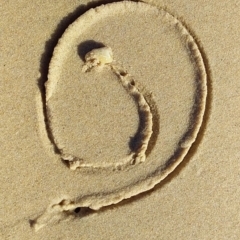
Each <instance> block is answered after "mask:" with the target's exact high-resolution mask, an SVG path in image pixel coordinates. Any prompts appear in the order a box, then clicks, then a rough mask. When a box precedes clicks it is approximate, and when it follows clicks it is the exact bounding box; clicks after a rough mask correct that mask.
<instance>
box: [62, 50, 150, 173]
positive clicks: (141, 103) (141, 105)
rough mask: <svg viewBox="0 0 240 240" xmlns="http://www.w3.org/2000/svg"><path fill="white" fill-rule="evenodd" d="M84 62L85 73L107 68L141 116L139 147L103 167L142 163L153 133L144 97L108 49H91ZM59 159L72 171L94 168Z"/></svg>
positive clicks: (75, 159) (72, 159)
mask: <svg viewBox="0 0 240 240" xmlns="http://www.w3.org/2000/svg"><path fill="white" fill-rule="evenodd" d="M85 60H86V62H85V64H84V66H83V69H82V71H83V72H85V73H86V72H89V71H91V70H92V69H93V68H102V67H104V66H109V67H110V69H111V70H112V72H113V73H114V74H115V75H116V76H117V77H118V79H119V81H120V83H121V84H122V86H123V87H124V88H125V90H126V91H127V93H128V94H129V95H130V96H132V97H133V99H134V100H135V102H136V104H137V106H138V112H139V115H140V116H143V121H142V122H143V124H144V126H142V128H141V132H140V133H138V135H139V136H141V139H139V140H140V143H139V144H138V145H139V146H138V147H137V149H134V151H132V152H131V153H130V154H129V155H128V157H126V158H125V159H123V160H120V161H118V163H117V165H116V164H115V165H113V164H109V165H107V166H106V165H105V167H114V168H120V167H121V168H123V167H124V166H127V165H133V164H137V163H140V162H144V161H145V160H146V150H147V148H148V143H149V140H150V138H151V135H152V132H153V129H152V128H153V121H152V119H153V114H152V112H151V108H150V106H149V104H148V103H147V100H146V99H145V97H144V94H143V93H141V91H140V89H139V88H138V87H137V82H136V81H135V80H134V78H133V77H132V76H131V75H130V74H129V73H128V72H127V71H126V70H124V69H123V68H122V67H121V66H120V65H119V64H117V63H116V62H115V63H113V53H112V49H111V48H110V47H102V48H97V49H93V50H92V51H90V52H89V53H87V54H86V56H85ZM61 157H62V159H63V160H65V161H68V165H69V167H70V169H72V170H75V169H77V168H79V167H96V166H92V165H91V164H86V163H84V162H83V161H82V159H79V158H78V157H77V156H72V155H70V154H68V156H65V155H61Z"/></svg>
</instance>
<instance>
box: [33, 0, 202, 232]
mask: <svg viewBox="0 0 240 240" xmlns="http://www.w3.org/2000/svg"><path fill="white" fill-rule="evenodd" d="M104 46H105V47H104ZM108 47H111V50H110V48H108ZM85 56H86V59H85ZM206 81H207V76H206V71H205V66H204V62H203V58H202V56H201V52H200V50H199V48H198V45H197V43H196V42H195V40H194V38H193V37H192V36H191V34H190V33H189V32H188V31H187V29H186V28H185V27H184V26H183V24H182V23H181V22H180V21H179V20H178V19H177V18H175V17H174V16H172V15H171V14H169V13H168V12H166V11H165V10H163V9H158V8H157V7H154V6H150V5H148V4H145V3H135V2H128V1H126V2H125V1H124V2H117V3H112V4H106V5H102V6H100V7H98V8H96V9H91V10H89V11H87V12H86V13H85V14H83V15H82V16H80V17H79V18H78V19H77V20H76V21H75V22H74V23H73V24H71V25H70V26H69V27H68V28H67V30H66V31H65V33H64V34H63V36H62V37H61V39H60V40H59V42H58V44H57V46H56V48H55V50H54V54H53V57H52V60H51V63H50V66H49V74H48V81H47V82H46V109H47V116H46V119H47V128H46V129H48V131H49V134H48V136H51V137H50V138H51V139H50V140H49V144H50V145H52V146H54V148H55V149H57V151H56V153H55V154H58V155H59V158H60V159H62V160H63V161H60V160H59V164H62V167H63V168H66V172H65V174H66V176H61V178H64V179H66V181H70V179H71V183H72V182H74V183H75V186H76V187H74V189H69V188H67V187H65V188H62V189H61V193H64V192H65V193H66V197H61V196H59V199H58V200H54V199H53V202H52V203H50V206H49V207H47V206H46V208H47V209H46V211H45V213H43V214H42V215H41V216H39V217H37V218H36V219H34V221H33V224H32V226H34V227H35V229H38V228H41V227H42V226H45V225H46V224H48V223H51V222H52V219H53V218H54V219H56V218H57V219H59V220H61V219H65V218H66V217H67V216H69V215H71V212H73V210H74V209H75V208H77V207H88V208H92V209H99V208H101V207H102V206H106V205H110V204H115V203H118V202H120V201H121V200H123V199H125V198H129V197H131V196H134V195H136V194H139V193H141V192H143V191H146V190H148V189H151V188H152V187H153V186H155V185H156V184H157V183H159V182H160V181H161V180H162V179H164V178H165V177H166V176H167V175H168V174H169V173H170V172H172V171H173V170H174V169H175V168H176V166H177V165H178V164H179V163H180V162H181V161H182V160H183V159H184V157H185V156H186V154H187V153H188V151H189V149H190V147H191V146H192V143H193V142H194V141H195V139H196V137H197V134H198V132H199V130H200V127H201V124H202V121H203V115H204V111H205V105H206V96H207V83H206ZM138 157H139V158H138ZM63 162H64V163H66V164H63ZM67 167H70V168H72V169H76V170H75V171H70V170H68V169H67ZM52 174H54V172H53V173H52ZM58 177H60V176H56V179H57V178H58ZM71 183H69V184H70V185H71ZM85 183H87V184H85ZM65 186H67V184H65ZM46 195H47V193H46ZM66 213H68V214H66Z"/></svg>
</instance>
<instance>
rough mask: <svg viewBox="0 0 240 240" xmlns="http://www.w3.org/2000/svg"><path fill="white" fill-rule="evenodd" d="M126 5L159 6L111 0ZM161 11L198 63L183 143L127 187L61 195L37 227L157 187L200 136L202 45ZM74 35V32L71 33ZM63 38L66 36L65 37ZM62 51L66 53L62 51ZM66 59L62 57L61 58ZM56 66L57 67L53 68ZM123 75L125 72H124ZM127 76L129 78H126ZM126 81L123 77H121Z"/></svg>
mask: <svg viewBox="0 0 240 240" xmlns="http://www.w3.org/2000/svg"><path fill="white" fill-rule="evenodd" d="M123 4H124V5H126V6H127V7H129V8H130V7H133V8H134V7H135V6H136V5H138V6H141V7H143V8H145V7H149V8H156V7H154V6H150V5H148V4H145V3H133V2H124V3H122V2H120V3H113V4H108V5H109V8H110V5H112V9H111V10H112V11H114V10H116V9H115V8H117V7H122V5H123ZM100 8H102V9H103V8H104V6H102V7H99V9H98V10H91V11H89V12H87V13H86V14H85V15H84V17H83V16H82V17H80V18H79V19H78V20H77V21H78V22H80V21H83V24H84V23H85V22H86V21H91V20H92V19H93V13H95V12H93V11H98V12H99V11H100ZM159 11H163V12H164V14H165V16H166V17H167V18H168V19H169V21H171V22H172V23H173V24H174V25H175V27H176V28H177V29H178V30H179V32H180V34H181V38H182V39H183V40H184V43H185V46H186V48H187V50H188V52H189V55H190V56H191V59H192V61H193V63H194V68H195V71H196V73H197V80H196V84H197V87H196V88H197V89H196V93H195V101H194V103H196V104H197V105H196V106H195V107H194V109H193V117H194V121H193V120H191V119H190V123H189V125H190V127H191V128H190V130H189V131H188V132H187V133H186V134H185V135H184V136H183V137H182V139H181V140H180V142H179V147H178V148H177V150H176V151H175V153H174V154H173V155H172V156H170V157H169V159H168V160H167V161H166V163H165V165H160V166H158V167H157V168H156V169H155V171H154V172H151V173H148V175H147V176H146V177H144V178H139V180H138V181H137V182H134V183H132V184H131V185H129V186H127V187H124V188H116V190H115V191H111V192H101V193H97V192H96V193H93V194H90V195H86V196H83V197H79V198H76V197H67V198H64V199H61V201H57V202H55V203H53V204H51V205H50V206H49V207H48V208H47V209H46V211H45V212H44V213H43V214H42V215H40V216H38V217H37V218H35V219H34V220H33V222H34V224H33V227H34V228H35V229H36V230H37V229H39V228H40V227H42V226H44V225H46V224H48V223H49V222H50V221H51V219H53V218H54V217H55V216H56V215H59V216H60V215H61V216H62V214H63V213H66V212H68V213H69V214H70V215H71V212H73V211H74V209H76V208H79V207H80V208H81V207H87V208H91V209H94V210H98V209H100V208H101V207H103V206H107V205H111V204H116V203H118V202H120V201H122V200H123V199H127V198H130V197H132V196H135V195H137V194H139V193H142V192H144V191H147V190H149V189H151V188H153V187H154V186H155V185H156V184H158V183H159V182H160V181H161V180H163V179H164V178H166V176H168V175H169V174H170V173H171V172H172V171H173V170H174V169H175V168H176V167H177V166H178V165H179V164H180V163H181V162H182V160H183V159H184V157H185V156H186V155H187V153H188V152H189V149H190V147H191V146H192V144H193V142H194V141H195V140H196V137H197V135H198V132H199V130H200V128H201V125H202V122H203V117H204V112H205V108H206V99H207V72H206V66H205V63H204V60H203V57H202V54H201V51H200V48H199V46H198V44H197V42H196V41H195V40H194V38H193V36H192V35H191V34H190V33H189V31H188V30H187V28H186V27H185V26H184V25H183V24H182V23H181V22H180V21H179V20H178V19H177V18H176V17H175V16H173V15H172V14H170V13H168V12H166V11H165V10H163V9H159ZM74 26H75V25H72V26H70V27H69V29H68V30H67V33H70V32H72V31H73V30H74ZM67 33H65V34H64V36H63V38H66V39H67V38H68V37H67ZM69 35H71V34H69ZM70 37H71V36H70ZM62 41H63V40H62ZM61 52H62V53H61ZM60 53H61V55H62V56H64V53H63V50H62V49H61V43H59V45H58V46H57V47H56V49H55V51H54V55H55V56H56V55H58V54H60ZM57 60H58V59H57V58H55V61H52V62H51V64H52V66H53V67H54V66H56V65H57V63H58V62H57ZM61 60H62V59H61ZM52 69H54V68H52ZM58 74H59V73H58ZM120 75H121V74H120ZM49 77H50V78H49V79H51V80H50V81H48V82H47V84H46V89H47V93H46V100H47V101H48V100H49V99H50V97H51V95H52V93H53V91H54V87H55V86H56V84H57V83H56V81H57V79H58V77H57V78H55V77H56V76H55V75H54V71H53V70H51V71H50V75H49ZM123 80H125V79H123ZM121 81H122V79H121ZM192 124H193V125H192ZM59 219H60V220H61V219H64V217H63V218H62V217H59Z"/></svg>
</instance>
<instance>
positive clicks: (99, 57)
mask: <svg viewBox="0 0 240 240" xmlns="http://www.w3.org/2000/svg"><path fill="white" fill-rule="evenodd" d="M85 60H86V63H85V64H84V66H83V71H84V72H86V71H88V70H89V69H91V68H93V67H95V66H103V65H105V64H109V63H111V62H112V61H113V53H112V49H111V48H110V47H102V48H96V49H93V50H92V51H90V52H88V53H87V54H86V56H85Z"/></svg>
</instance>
